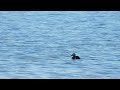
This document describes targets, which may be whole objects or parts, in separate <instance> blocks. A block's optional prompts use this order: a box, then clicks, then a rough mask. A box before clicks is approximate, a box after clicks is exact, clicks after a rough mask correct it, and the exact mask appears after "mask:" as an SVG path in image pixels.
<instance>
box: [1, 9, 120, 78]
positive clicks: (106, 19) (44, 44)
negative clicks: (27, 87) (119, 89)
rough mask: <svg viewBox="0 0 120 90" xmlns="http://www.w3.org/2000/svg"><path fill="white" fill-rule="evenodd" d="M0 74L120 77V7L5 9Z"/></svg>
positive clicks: (7, 75) (3, 75)
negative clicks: (58, 9) (109, 8)
mask: <svg viewBox="0 0 120 90" xmlns="http://www.w3.org/2000/svg"><path fill="white" fill-rule="evenodd" d="M73 52H75V53H76V54H77V55H79V56H80V57H81V59H80V60H76V61H73V60H72V59H71V56H70V55H71V54H72V53H73ZM0 78H9V79H11V78H15V79H30V78H33V79H35V78H37V79H90V78H99V79H103V78H110V79H111V78H115V79H116V78H120V12H119V11H1V12H0Z"/></svg>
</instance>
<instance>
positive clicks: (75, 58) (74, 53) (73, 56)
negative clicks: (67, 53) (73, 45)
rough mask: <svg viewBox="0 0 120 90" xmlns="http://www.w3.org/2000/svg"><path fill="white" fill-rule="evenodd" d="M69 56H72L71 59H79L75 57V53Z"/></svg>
mask: <svg viewBox="0 0 120 90" xmlns="http://www.w3.org/2000/svg"><path fill="white" fill-rule="evenodd" d="M71 56H73V57H72V59H80V57H79V56H76V54H75V53H73V54H72V55H71Z"/></svg>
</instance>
